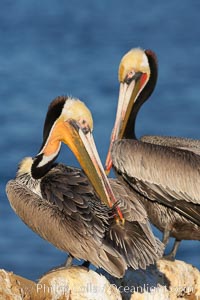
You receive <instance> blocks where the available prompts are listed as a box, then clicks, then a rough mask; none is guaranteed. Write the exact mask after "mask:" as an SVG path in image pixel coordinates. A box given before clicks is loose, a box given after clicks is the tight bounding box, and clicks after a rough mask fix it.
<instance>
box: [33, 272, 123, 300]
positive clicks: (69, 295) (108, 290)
mask: <svg viewBox="0 0 200 300" xmlns="http://www.w3.org/2000/svg"><path fill="white" fill-rule="evenodd" d="M37 287H38V292H40V293H43V292H44V291H45V292H46V296H50V295H51V296H50V298H48V299H52V300H54V299H56V300H57V299H59V300H60V299H72V300H79V299H83V300H96V299H98V300H121V299H122V298H121V295H120V292H119V291H118V290H117V289H116V288H115V287H113V286H112V285H110V283H109V282H108V280H107V279H106V278H105V277H104V276H102V275H99V274H97V273H96V272H94V271H92V270H89V271H88V270H87V269H86V268H84V267H71V268H69V269H64V268H61V269H58V270H56V271H53V272H51V273H48V274H46V275H44V276H43V277H42V278H41V279H40V280H39V282H38V283H37ZM51 297H52V298H51Z"/></svg>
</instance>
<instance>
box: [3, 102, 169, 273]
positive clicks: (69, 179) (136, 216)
mask: <svg viewBox="0 0 200 300" xmlns="http://www.w3.org/2000/svg"><path fill="white" fill-rule="evenodd" d="M92 128H93V121H92V116H91V113H90V111H89V110H88V109H87V107H86V106H85V105H84V103H83V102H81V101H80V100H76V99H73V98H68V97H57V98H56V99H55V100H54V101H53V102H52V103H51V104H50V106H49V109H48V112H47V116H46V120H45V124H44V131H43V143H42V146H41V149H40V151H39V153H38V154H37V155H36V156H35V158H33V159H32V158H30V157H29V158H25V159H24V160H23V161H22V162H21V163H20V165H19V169H18V172H17V175H16V178H15V179H14V180H10V181H9V182H8V184H7V186H6V191H7V196H8V199H9V201H10V204H11V206H12V208H13V209H14V211H15V212H16V213H17V215H18V216H19V217H20V218H21V219H22V220H23V221H24V222H25V223H26V224H27V225H28V226H29V227H30V228H31V229H32V230H33V231H35V232H36V233H37V234H39V235H40V236H41V237H42V238H44V239H45V240H47V241H49V242H50V243H52V244H53V245H54V246H56V247H57V248H59V249H61V250H64V251H66V252H68V253H70V255H72V257H76V258H78V259H83V260H85V261H89V262H91V263H92V264H94V265H95V266H97V267H102V268H103V269H105V270H106V271H107V272H109V273H110V274H112V275H113V276H116V277H121V276H123V275H124V272H125V270H126V268H127V267H128V266H131V267H133V268H134V269H137V268H144V269H145V268H146V266H147V265H149V264H151V263H153V262H155V260H156V259H157V258H159V257H160V256H161V255H162V251H163V246H162V244H161V243H160V241H158V240H157V239H155V238H154V236H153V234H152V232H151V229H150V227H149V223H148V220H147V215H146V212H145V210H144V208H143V206H142V205H141V204H140V203H138V202H137V201H135V203H133V202H131V201H130V200H129V197H130V193H129V190H128V189H127V188H126V187H122V186H121V185H120V184H119V183H118V182H117V181H115V180H111V185H112V188H113V190H114V192H115V195H116V196H115V195H114V194H113V191H112V189H111V186H110V183H109V182H108V179H107V177H106V175H105V173H104V169H103V166H102V164H101V162H100V159H99V156H98V153H97V150H96V147H95V144H94V140H93V137H92V133H91V132H92ZM61 142H64V143H65V144H67V145H68V146H69V148H70V149H71V150H72V151H73V153H74V154H75V156H76V158H77V160H78V161H79V163H80V164H81V166H82V168H83V170H84V171H82V170H80V169H78V168H74V167H68V166H65V165H63V164H57V163H54V161H55V159H56V158H57V156H58V154H59V151H60V147H61Z"/></svg>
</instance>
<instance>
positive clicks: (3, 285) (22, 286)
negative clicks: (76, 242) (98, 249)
mask: <svg viewBox="0 0 200 300" xmlns="http://www.w3.org/2000/svg"><path fill="white" fill-rule="evenodd" d="M0 299H2V300H4V299H5V300H22V299H23V300H69V299H70V300H79V299H85V300H86V299H88V300H96V299H98V300H118V299H119V300H120V299H125V300H126V299H131V300H134V299H137V300H139V299H148V300H151V299H152V300H157V299H159V300H162V299H163V300H168V299H169V300H171V299H172V300H174V299H181V300H183V299H191V300H192V299H194V300H197V299H200V272H199V271H198V270H197V269H196V268H194V267H193V266H192V265H190V264H186V263H185V262H183V261H178V260H176V261H174V262H172V261H168V260H164V259H161V260H159V261H158V262H157V264H156V265H155V266H151V267H149V268H148V269H147V270H146V271H142V270H138V271H131V270H128V271H127V272H126V275H125V276H124V278H122V279H114V278H113V277H111V276H108V274H105V273H104V274H103V275H102V274H98V273H97V272H95V271H92V270H89V271H88V269H86V268H84V267H75V266H73V267H70V268H68V269H66V268H59V269H56V270H54V271H51V272H49V273H47V274H45V275H44V276H42V277H41V278H40V280H39V281H38V282H34V281H31V280H28V279H26V278H23V277H21V276H18V275H15V274H13V273H12V272H8V271H6V270H0Z"/></svg>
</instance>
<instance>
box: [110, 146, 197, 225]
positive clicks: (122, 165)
mask: <svg viewBox="0 0 200 300" xmlns="http://www.w3.org/2000/svg"><path fill="white" fill-rule="evenodd" d="M112 160H113V164H114V166H115V168H116V170H117V172H118V173H120V174H121V175H122V176H123V178H124V179H125V180H126V181H127V182H128V183H129V184H130V185H131V186H132V187H133V188H134V189H135V190H136V191H137V192H139V193H140V194H141V195H143V196H145V197H147V198H148V199H149V200H152V201H158V202H160V203H162V204H164V205H166V206H168V207H171V208H173V209H174V210H176V211H177V212H179V213H181V214H182V215H184V216H186V217H187V218H189V219H190V220H191V221H194V222H195V223H196V224H198V225H200V212H199V210H200V209H199V206H200V157H199V156H198V155H195V154H194V153H192V152H189V151H187V150H181V149H176V148H171V147H162V146H160V145H153V144H149V143H145V142H140V141H136V140H119V141H117V142H115V144H114V145H113V149H112Z"/></svg>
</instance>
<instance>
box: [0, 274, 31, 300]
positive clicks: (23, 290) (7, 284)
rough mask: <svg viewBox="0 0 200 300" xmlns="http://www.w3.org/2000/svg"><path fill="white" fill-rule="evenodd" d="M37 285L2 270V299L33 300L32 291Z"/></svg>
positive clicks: (0, 292) (0, 290)
mask: <svg viewBox="0 0 200 300" xmlns="http://www.w3.org/2000/svg"><path fill="white" fill-rule="evenodd" d="M35 286H36V283H35V282H33V281H31V280H28V279H25V278H23V277H21V276H17V275H15V274H13V273H12V272H7V271H5V270H0V299H2V300H4V299H6V300H22V299H23V300H32V298H31V290H34V288H35Z"/></svg>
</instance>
